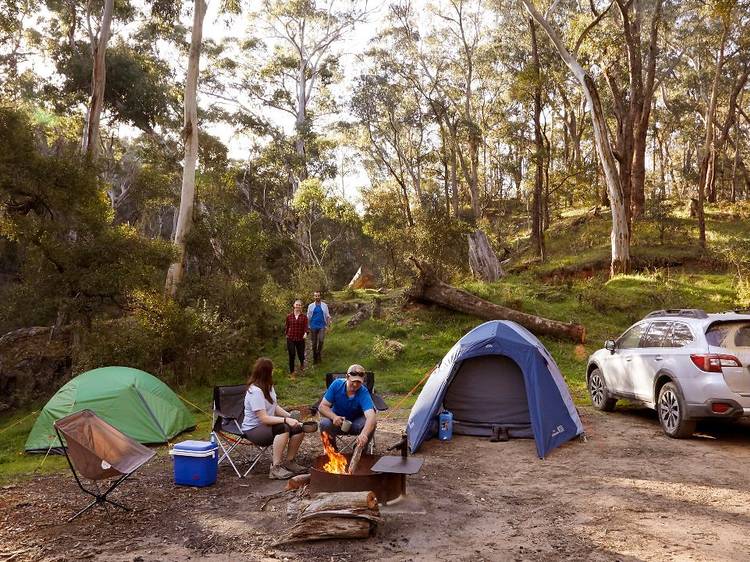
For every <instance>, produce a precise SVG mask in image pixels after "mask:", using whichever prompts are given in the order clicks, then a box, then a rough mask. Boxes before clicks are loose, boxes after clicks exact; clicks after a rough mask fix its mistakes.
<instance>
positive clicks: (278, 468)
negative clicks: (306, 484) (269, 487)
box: [268, 464, 294, 480]
mask: <svg viewBox="0 0 750 562" xmlns="http://www.w3.org/2000/svg"><path fill="white" fill-rule="evenodd" d="M292 476H294V473H293V472H292V471H290V470H288V469H286V468H284V465H283V464H277V465H274V466H272V467H271V469H270V470H269V471H268V477H269V478H270V479H271V480H289V479H290V478H291V477H292Z"/></svg>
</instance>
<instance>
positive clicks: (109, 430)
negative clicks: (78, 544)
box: [54, 410, 156, 522]
mask: <svg viewBox="0 0 750 562" xmlns="http://www.w3.org/2000/svg"><path fill="white" fill-rule="evenodd" d="M54 427H55V431H56V432H57V437H58V438H59V439H60V443H61V444H63V446H64V447H63V451H65V458H67V459H68V465H69V466H70V470H71V472H72V473H73V477H74V478H75V479H76V482H77V483H78V486H79V487H80V488H81V490H83V491H84V492H85V493H87V494H89V495H91V496H94V500H93V501H92V502H91V503H90V504H88V505H87V506H86V507H84V508H83V509H81V510H80V511H79V512H78V513H76V514H75V515H73V516H72V517H71V518H70V519H68V522H71V521H73V520H74V519H75V518H76V517H78V516H79V515H83V514H84V513H85V512H87V511H88V510H89V509H91V508H92V507H94V506H95V505H102V506H103V507H104V508H105V510H106V511H107V515H109V509H107V504H108V503H111V504H112V505H114V506H115V507H119V508H120V509H123V510H125V511H130V509H129V508H127V507H125V506H124V505H122V504H121V503H119V502H116V501H114V500H112V499H110V498H108V497H107V496H108V495H109V494H110V493H111V492H112V491H113V490H114V489H115V488H117V487H118V486H119V485H120V484H122V483H123V482H124V481H125V480H126V479H127V478H128V477H129V476H130V475H132V474H133V473H134V472H135V471H136V470H138V469H139V468H140V467H141V466H143V465H144V464H145V463H146V462H147V461H148V460H149V459H151V457H153V456H154V455H155V454H156V453H154V451H152V450H151V449H149V448H148V447H144V446H143V445H141V444H140V443H138V442H137V441H134V440H133V439H131V438H130V437H128V436H127V435H125V434H124V433H122V432H121V431H120V430H119V429H117V428H116V427H113V426H111V425H110V424H108V423H107V422H105V421H104V420H103V419H101V418H100V417H98V416H97V415H96V414H95V413H94V412H92V411H91V410H81V411H80V412H76V413H75V414H71V415H69V416H66V417H64V418H62V419H59V420H57V421H56V422H55V424H54ZM63 438H64V439H65V440H64V441H63ZM79 475H80V476H79ZM81 477H82V478H86V479H88V480H91V481H93V482H94V486H95V488H96V491H94V490H89V489H88V488H86V487H85V486H84V485H83V483H82V482H81ZM111 478H115V480H114V482H112V483H111V484H110V486H109V488H107V489H106V490H104V491H103V492H102V491H101V490H100V489H99V486H98V484H97V482H98V481H99V480H108V479H111Z"/></svg>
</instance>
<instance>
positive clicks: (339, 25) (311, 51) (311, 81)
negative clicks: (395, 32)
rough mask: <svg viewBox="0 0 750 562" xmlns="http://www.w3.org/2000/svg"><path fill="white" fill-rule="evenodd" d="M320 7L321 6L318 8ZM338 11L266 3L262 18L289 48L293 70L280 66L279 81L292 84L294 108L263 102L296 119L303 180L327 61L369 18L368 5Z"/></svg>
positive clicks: (286, 0) (296, 0) (306, 0)
mask: <svg viewBox="0 0 750 562" xmlns="http://www.w3.org/2000/svg"><path fill="white" fill-rule="evenodd" d="M318 4H320V6H319V5H318ZM348 4H349V5H348V6H346V7H344V8H342V9H337V8H336V7H335V6H334V2H326V3H323V2H318V1H317V0H264V2H263V12H264V13H263V16H264V17H265V18H266V19H267V22H268V25H269V26H270V27H271V30H272V33H273V35H274V38H275V39H277V40H279V41H281V42H282V44H284V45H285V46H286V47H287V52H286V53H284V55H286V54H288V55H290V56H291V57H293V59H294V63H295V65H294V68H290V67H288V66H287V65H279V66H280V69H279V71H280V73H281V74H282V76H280V77H278V78H279V79H280V81H281V82H282V83H283V82H287V81H288V80H291V84H290V87H291V89H293V90H294V91H293V92H291V93H292V105H291V106H290V105H288V104H286V103H279V101H280V100H279V99H278V97H277V96H272V97H271V98H270V99H266V100H264V101H265V102H266V103H267V104H268V105H270V106H272V107H275V108H276V109H280V110H282V111H285V112H288V113H290V114H291V115H292V116H293V117H294V126H295V131H296V134H297V137H296V139H295V151H296V153H297V156H298V157H299V158H300V160H301V161H302V163H303V166H302V172H301V175H302V177H301V178H299V179H300V180H304V179H306V178H307V153H306V149H305V143H306V137H307V135H308V134H309V131H310V129H311V123H310V106H311V102H312V99H313V96H314V93H315V91H316V89H317V88H318V87H319V85H320V84H319V83H320V81H321V78H322V76H321V75H322V74H323V73H324V72H327V69H326V61H327V58H328V57H329V56H330V55H331V51H332V48H333V45H334V44H335V43H336V42H337V41H339V40H340V39H341V38H342V37H343V36H344V35H345V34H346V33H347V32H349V31H350V30H351V29H352V28H353V27H354V26H355V25H356V24H357V23H359V22H361V21H364V20H365V19H366V17H367V15H368V13H369V12H368V11H367V2H362V1H361V0H360V1H356V2H355V1H352V2H349V3H348Z"/></svg>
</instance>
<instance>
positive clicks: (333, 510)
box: [274, 492, 380, 545]
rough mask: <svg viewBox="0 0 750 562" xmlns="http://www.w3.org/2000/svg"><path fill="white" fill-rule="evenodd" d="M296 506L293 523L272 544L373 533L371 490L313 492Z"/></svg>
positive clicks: (375, 516) (376, 519)
mask: <svg viewBox="0 0 750 562" xmlns="http://www.w3.org/2000/svg"><path fill="white" fill-rule="evenodd" d="M297 506H298V512H297V518H296V521H295V524H294V526H293V527H292V528H291V529H289V531H288V532H286V533H285V534H284V535H283V536H281V537H279V539H278V540H277V541H276V542H275V543H274V544H275V545H280V544H285V543H290V542H300V541H309V540H322V539H365V538H367V537H369V536H371V535H372V534H373V533H374V532H375V530H376V529H377V526H378V523H379V522H380V510H379V509H378V500H377V498H376V497H375V494H373V493H372V492H334V493H322V494H316V495H315V496H313V497H312V498H311V499H309V500H305V501H301V502H299V504H297ZM297 506H295V507H297Z"/></svg>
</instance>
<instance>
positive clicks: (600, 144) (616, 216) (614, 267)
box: [521, 0, 630, 275]
mask: <svg viewBox="0 0 750 562" xmlns="http://www.w3.org/2000/svg"><path fill="white" fill-rule="evenodd" d="M521 2H522V3H523V4H524V6H526V9H527V10H528V12H529V14H530V15H531V17H533V18H534V20H535V21H536V22H537V23H538V24H539V25H540V26H541V27H542V29H544V31H545V32H546V33H547V35H548V36H549V38H550V40H551V41H552V43H553V44H554V45H555V48H556V49H557V52H558V53H559V55H560V58H562V60H563V61H564V62H565V64H566V65H567V66H568V68H569V69H570V70H571V72H572V73H573V75H574V76H575V77H576V79H577V80H578V81H579V82H580V84H581V88H582V89H583V92H584V94H585V95H586V99H587V101H588V106H589V112H590V114H591V122H592V125H593V128H594V144H595V145H596V151H597V154H598V155H599V161H600V162H601V165H602V169H603V171H604V177H605V179H606V182H607V193H608V195H609V202H610V208H611V209H612V233H611V237H610V239H611V244H612V260H611V266H610V274H611V275H616V274H619V273H627V272H628V271H629V270H630V232H629V228H628V215H627V210H626V207H625V201H624V195H623V189H622V185H621V184H620V181H619V177H618V172H617V164H616V163H615V157H614V154H613V153H612V146H611V145H610V141H609V133H608V130H607V122H606V118H605V115H604V110H603V109H602V103H601V100H600V99H599V90H598V89H597V87H596V84H595V83H594V81H593V80H592V79H591V77H590V76H589V75H588V74H587V73H586V71H585V70H584V69H583V67H582V66H581V65H580V64H579V63H578V61H577V60H576V59H575V58H574V57H573V55H571V54H570V52H569V51H568V49H567V48H566V47H565V44H564V42H563V41H562V39H561V38H560V36H559V35H558V33H557V31H555V29H553V28H552V26H551V25H550V24H549V22H547V20H546V19H545V18H544V16H542V15H541V14H540V13H539V12H538V11H537V9H536V8H535V7H534V5H533V3H532V2H531V0H521Z"/></svg>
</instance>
